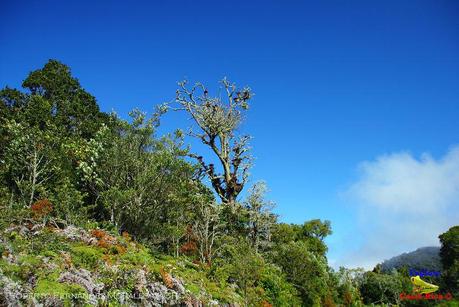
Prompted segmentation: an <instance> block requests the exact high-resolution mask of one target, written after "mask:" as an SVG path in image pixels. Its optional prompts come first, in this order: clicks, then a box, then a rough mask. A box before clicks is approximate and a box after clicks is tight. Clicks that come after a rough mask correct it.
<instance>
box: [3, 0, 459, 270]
mask: <svg viewBox="0 0 459 307" xmlns="http://www.w3.org/2000/svg"><path fill="white" fill-rule="evenodd" d="M0 46H1V48H0V86H1V87H3V86H5V85H9V86H13V87H18V86H20V83H21V81H22V80H23V79H24V78H25V76H26V75H27V73H28V72H30V71H31V70H33V69H37V68H39V67H41V66H43V65H44V64H45V63H46V61H47V60H48V59H50V58H54V59H58V60H60V61H62V62H64V63H65V64H67V65H69V66H70V67H71V68H72V72H73V74H74V75H75V76H76V77H78V78H79V80H80V82H81V83H82V85H83V87H85V88H86V89H87V90H88V91H89V92H91V93H92V94H93V95H94V96H96V98H97V99H98V102H99V104H100V106H101V108H102V110H104V111H111V110H112V109H114V110H116V111H117V112H118V113H119V114H121V115H122V116H126V114H127V112H128V111H129V110H130V109H132V108H134V107H139V108H141V109H143V110H146V111H151V110H152V108H153V106H154V105H155V104H156V103H160V102H163V101H166V100H171V99H172V98H173V97H174V93H175V89H176V82H177V81H178V80H181V79H183V78H188V79H189V80H191V81H196V80H200V81H202V82H204V83H206V84H208V85H209V87H210V88H212V87H213V88H214V89H217V86H218V84H217V81H218V80H219V79H221V78H222V77H224V76H227V77H228V78H229V79H231V80H233V81H235V82H237V83H238V84H240V85H241V86H242V85H249V86H250V87H251V88H252V89H253V90H254V92H255V93H256V96H255V97H254V99H253V103H252V108H251V109H250V111H249V113H248V115H247V121H246V123H245V124H244V126H243V128H242V130H243V132H246V133H250V134H251V135H253V136H254V139H253V142H252V146H253V154H254V156H255V157H256V161H255V166H254V168H253V171H252V182H255V181H257V180H261V179H263V180H265V181H266V182H267V183H268V186H269V188H270V190H271V192H270V193H269V198H270V199H272V200H273V201H275V202H276V203H277V209H276V212H277V213H278V214H279V215H280V218H281V220H282V221H286V222H295V223H301V222H303V221H305V220H308V219H312V218H321V219H329V220H331V222H332V227H333V230H334V234H333V235H332V236H331V237H330V238H328V239H327V242H328V244H329V248H330V251H329V260H330V263H331V264H332V265H334V266H337V265H341V264H346V265H349V266H356V265H361V266H367V267H370V266H372V265H374V264H375V263H376V262H377V261H381V260H383V259H384V258H387V257H390V256H392V255H395V254H397V253H400V252H404V251H409V250H412V249H415V248H417V247H420V246H425V245H432V244H438V243H437V240H436V237H437V236H438V234H439V233H440V232H443V231H445V230H446V229H447V228H448V227H449V226H451V225H452V224H453V223H456V224H457V221H459V201H458V200H459V176H458V174H459V150H458V149H457V147H455V146H456V144H459V120H458V119H459V108H458V106H459V2H458V1H441V0H432V1H422V0H419V1H388V0H384V1H344V0H343V1H266V0H265V1H225V2H223V1H144V2H142V1H46V0H41V1H27V2H26V1H6V0H4V1H1V4H0ZM188 125H189V122H187V121H186V118H181V117H178V116H175V115H168V116H166V117H165V118H164V120H163V127H162V128H161V131H169V130H171V129H173V128H175V127H183V128H186V127H187V126H188ZM456 218H457V219H456Z"/></svg>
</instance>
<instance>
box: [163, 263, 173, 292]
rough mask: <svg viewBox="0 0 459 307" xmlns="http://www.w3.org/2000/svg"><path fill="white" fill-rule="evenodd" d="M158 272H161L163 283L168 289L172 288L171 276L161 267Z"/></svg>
mask: <svg viewBox="0 0 459 307" xmlns="http://www.w3.org/2000/svg"><path fill="white" fill-rule="evenodd" d="M159 272H160V273H161V277H162V278H163V283H164V284H165V285H166V287H168V288H169V289H172V288H174V283H173V282H172V276H171V274H169V273H168V272H166V270H164V268H163V267H161V269H159Z"/></svg>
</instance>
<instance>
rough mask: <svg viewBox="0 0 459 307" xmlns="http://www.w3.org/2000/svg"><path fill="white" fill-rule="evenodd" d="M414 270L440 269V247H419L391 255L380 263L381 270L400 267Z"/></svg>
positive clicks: (387, 270)
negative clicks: (412, 250)
mask: <svg viewBox="0 0 459 307" xmlns="http://www.w3.org/2000/svg"><path fill="white" fill-rule="evenodd" d="M404 266H405V267H406V268H408V269H415V270H430V271H441V268H442V266H441V262H440V247H435V246H428V247H421V248H418V249H417V250H415V251H414V252H410V253H403V254H401V255H398V256H395V257H392V258H391V259H389V260H385V261H384V262H383V263H381V270H382V271H383V272H389V271H391V270H392V269H394V268H395V269H398V268H402V267H404Z"/></svg>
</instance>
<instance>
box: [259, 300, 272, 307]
mask: <svg viewBox="0 0 459 307" xmlns="http://www.w3.org/2000/svg"><path fill="white" fill-rule="evenodd" d="M261 307H273V305H272V304H271V303H270V302H267V301H263V302H261Z"/></svg>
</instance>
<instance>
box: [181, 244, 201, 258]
mask: <svg viewBox="0 0 459 307" xmlns="http://www.w3.org/2000/svg"><path fill="white" fill-rule="evenodd" d="M197 249H198V247H197V245H196V243H195V242H194V241H189V242H187V243H185V244H183V245H182V246H181V247H180V253H182V254H187V255H189V254H192V253H194V252H195V251H196V250H197Z"/></svg>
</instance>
